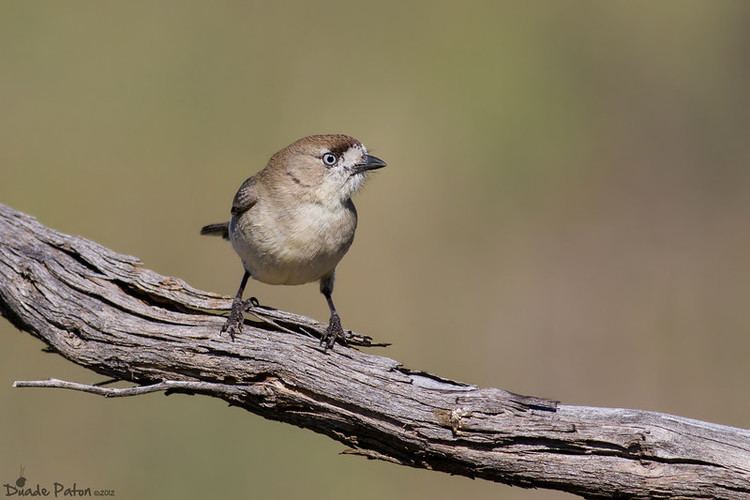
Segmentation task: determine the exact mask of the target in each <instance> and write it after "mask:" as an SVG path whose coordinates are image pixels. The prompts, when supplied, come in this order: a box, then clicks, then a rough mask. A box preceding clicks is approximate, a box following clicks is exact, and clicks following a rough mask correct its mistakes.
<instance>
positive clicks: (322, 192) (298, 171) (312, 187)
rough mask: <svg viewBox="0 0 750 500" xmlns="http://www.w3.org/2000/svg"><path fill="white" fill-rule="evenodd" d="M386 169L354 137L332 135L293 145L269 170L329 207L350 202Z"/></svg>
mask: <svg viewBox="0 0 750 500" xmlns="http://www.w3.org/2000/svg"><path fill="white" fill-rule="evenodd" d="M385 165H386V163H385V162H384V161H383V160H381V159H380V158H378V157H376V156H373V155H371V154H368V153H367V148H365V146H364V145H362V143H361V142H360V141H358V140H357V139H355V138H354V137H350V136H348V135H342V134H330V135H311V136H308V137H304V138H302V139H300V140H298V141H296V142H294V143H292V144H290V145H289V146H287V147H286V148H284V149H282V150H281V151H279V152H278V153H276V154H275V155H273V157H272V158H271V161H270V162H269V167H268V168H269V169H271V170H273V171H274V172H273V175H275V176H278V179H279V180H280V181H281V182H282V183H283V184H284V185H285V186H287V187H288V189H289V190H291V191H292V192H293V193H296V194H298V195H299V196H301V197H304V198H308V199H309V198H314V199H317V200H318V201H320V202H323V203H330V202H344V201H346V200H347V199H349V197H351V195H352V194H354V192H355V191H357V190H358V189H359V188H360V187H362V185H363V184H364V182H365V180H366V179H367V174H368V173H369V172H370V171H372V170H376V169H379V168H382V167H385Z"/></svg>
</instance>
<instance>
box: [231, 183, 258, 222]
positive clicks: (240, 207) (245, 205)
mask: <svg viewBox="0 0 750 500" xmlns="http://www.w3.org/2000/svg"><path fill="white" fill-rule="evenodd" d="M256 201H258V198H257V196H256V192H255V177H250V178H249V179H247V180H246V181H245V182H243V183H242V185H241V186H240V188H239V189H238V190H237V194H235V195H234V201H232V215H240V214H241V213H243V212H247V211H248V210H250V208H251V207H252V206H253V205H255V202H256Z"/></svg>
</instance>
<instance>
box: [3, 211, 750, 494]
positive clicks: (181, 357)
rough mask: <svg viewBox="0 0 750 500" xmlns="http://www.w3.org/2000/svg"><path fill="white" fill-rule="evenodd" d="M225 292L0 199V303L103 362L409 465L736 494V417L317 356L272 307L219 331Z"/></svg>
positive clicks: (748, 454) (308, 338) (111, 371)
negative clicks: (579, 399)
mask: <svg viewBox="0 0 750 500" xmlns="http://www.w3.org/2000/svg"><path fill="white" fill-rule="evenodd" d="M230 305H231V300H230V299H229V298H227V297H223V296H220V295H216V294H213V293H208V292H203V291H201V290H197V289H195V288H192V287H190V286H189V285H187V284H186V283H185V282H184V281H182V280H180V279H177V278H172V277H165V276H161V275H159V274H157V273H155V272H153V271H150V270H148V269H144V268H143V267H142V266H141V263H140V262H139V260H138V259H136V258H134V257H129V256H125V255H120V254H117V253H115V252H113V251H111V250H109V249H107V248H104V247H102V246H101V245H98V244H97V243H94V242H92V241H89V240H86V239H83V238H79V237H75V236H69V235H65V234H61V233H59V232H56V231H54V230H52V229H49V228H47V227H45V226H43V225H41V224H39V223H38V222H37V221H36V220H35V219H34V218H32V217H30V216H28V215H25V214H22V213H19V212H17V211H15V210H13V209H11V208H9V207H7V206H4V205H0V312H2V314H3V316H5V317H6V318H7V319H8V320H10V321H11V322H12V323H13V324H14V325H15V326H16V327H17V328H19V329H21V330H24V331H27V332H29V333H31V334H32V335H34V336H35V337H38V338H39V339H41V340H42V341H43V342H45V343H46V344H47V345H48V346H49V348H50V349H52V350H54V351H56V352H57V353H59V354H60V355H62V356H64V357H65V358H67V359H69V360H70V361H73V362H74V363H77V364H79V365H81V366H84V367H86V368H90V369H91V370H93V371H95V372H97V373H100V374H102V375H106V376H109V377H113V378H116V379H120V380H127V381H131V382H133V383H134V384H136V385H138V386H145V385H151V384H157V383H158V384H160V385H158V386H155V387H154V388H153V390H167V391H169V392H184V393H193V394H195V393H199V394H205V395H208V396H213V397H218V398H221V399H223V400H225V401H227V402H229V403H230V404H232V405H237V406H241V407H243V408H245V409H247V410H248V411H250V412H252V413H255V414H258V415H261V416H263V417H266V418H270V419H274V420H280V421H283V422H288V423H291V424H294V425H297V426H300V427H303V428H306V429H310V430H313V431H315V432H320V433H323V434H326V435H328V436H330V437H332V438H333V439H336V440H338V441H340V442H342V443H344V444H345V445H346V446H347V447H348V449H347V452H348V453H353V454H358V455H364V456H366V457H369V458H377V459H382V460H388V461H390V462H394V463H397V464H402V465H408V466H412V467H421V468H425V469H433V470H437V471H444V472H449V473H451V474H460V475H464V476H469V477H476V478H483V479H488V480H492V481H498V482H502V483H506V484H512V485H516V486H522V487H529V488H532V487H536V488H552V489H557V490H562V491H567V492H571V493H575V494H578V495H581V496H584V497H586V498H613V497H615V498H644V499H645V498H690V499H697V498H726V499H730V498H731V499H736V498H750V432H749V431H747V430H743V429H737V428H732V427H726V426H721V425H715V424H710V423H706V422H700V421H696V420H691V419H687V418H682V417H677V416H672V415H666V414H661V413H655V412H648V411H639V410H627V409H608V408H592V407H582V406H571V405H564V404H558V403H557V402H555V401H549V400H546V399H542V398H536V397H528V396H520V395H517V394H513V393H510V392H507V391H504V390H502V389H493V388H479V387H476V386H473V385H468V384H463V383H459V382H454V381H451V380H447V379H444V378H441V377H438V376H435V375H431V374H428V373H424V372H421V371H418V370H411V369H408V368H406V367H404V366H402V365H401V364H399V363H398V362H397V361H394V360H392V359H389V358H386V357H382V356H377V355H373V354H369V353H364V352H360V351H359V350H357V349H355V348H352V347H343V346H340V345H339V346H336V348H335V349H334V350H333V351H332V352H330V351H329V352H328V353H327V354H325V353H323V351H322V350H321V348H319V347H318V338H319V336H320V334H321V333H322V332H323V331H324V330H325V325H322V324H320V323H318V322H316V321H313V320H311V319H308V318H305V317H302V316H298V315H295V314H290V313H287V312H282V311H278V310H275V309H271V308H264V307H253V308H252V310H251V312H250V313H249V314H248V319H247V321H246V324H245V331H244V333H243V335H242V336H241V337H240V338H238V339H237V340H236V341H234V342H232V341H231V340H230V339H229V338H228V337H224V336H220V335H219V330H220V328H221V326H222V324H223V322H224V317H222V316H221V314H226V313H227V312H228V311H229V309H230ZM352 341H353V343H354V344H355V345H368V344H371V343H372V342H371V339H369V337H365V336H361V335H360V336H354V337H352ZM62 384H63V385H56V386H57V387H61V386H64V384H65V383H62ZM32 385H33V384H32ZM72 385H73V386H74V385H75V384H72ZM50 386H55V385H50ZM68 388H75V387H68ZM139 391H140V389H138V390H135V391H133V392H132V393H133V394H137V393H141V392H152V391H151V390H149V389H147V390H145V391H141V392H139ZM91 392H95V391H91ZM96 393H101V394H104V395H107V394H106V391H104V392H96ZM111 395H114V394H111ZM121 395H128V394H121Z"/></svg>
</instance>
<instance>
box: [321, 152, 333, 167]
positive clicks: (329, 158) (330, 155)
mask: <svg viewBox="0 0 750 500" xmlns="http://www.w3.org/2000/svg"><path fill="white" fill-rule="evenodd" d="M323 163H325V164H326V165H328V166H329V167H330V166H331V165H333V164H335V163H336V155H335V154H333V153H326V154H324V155H323Z"/></svg>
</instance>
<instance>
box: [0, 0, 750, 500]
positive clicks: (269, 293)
mask: <svg viewBox="0 0 750 500" xmlns="http://www.w3.org/2000/svg"><path fill="white" fill-rule="evenodd" d="M749 23H750V3H748V2H745V1H736V2H731V1H718V0H717V1H662V2H653V1H633V2H625V1H620V2H614V1H609V2H600V1H586V2H582V1H538V2H523V1H518V2H464V3H459V2H421V3H407V2H395V1H394V2H389V1H382V2H367V3H357V2H350V1H349V2H345V1H342V2H304V1H295V2H270V1H269V2H262V1H247V2H240V1H221V2H207V1H206V2H188V1H172V2H144V1H133V2H101V1H91V2H78V1H76V2H23V1H17V2H9V1H2V2H0V173H1V176H0V202H2V203H6V204H9V205H11V206H13V207H15V208H17V209H20V210H23V211H26V212H28V213H31V214H33V215H34V216H36V217H37V218H38V219H39V220H40V221H41V222H43V223H45V224H47V225H49V226H52V227H54V228H57V229H59V230H61V231H64V232H68V233H73V234H78V235H82V236H85V237H87V238H91V239H94V240H96V241H98V242H101V243H102V244H104V245H107V246H109V247H111V248H113V249H115V250H117V251H120V252H123V253H128V254H132V255H136V256H138V257H140V258H141V259H143V261H144V263H145V265H146V266H148V267H150V268H152V269H155V270H156V271H158V272H160V273H163V274H167V275H174V276H179V277H182V278H184V279H186V280H187V281H188V282H190V283H191V284H192V285H195V286H197V287H200V288H204V289H207V290H212V291H218V292H222V293H225V294H231V293H233V292H234V290H235V288H236V286H237V283H238V280H239V278H240V276H241V268H240V264H239V261H238V259H237V258H236V256H235V255H234V253H233V252H232V250H231V249H230V247H229V245H228V244H226V243H225V242H222V241H219V240H217V239H208V238H202V237H200V236H199V235H198V228H199V227H200V226H201V225H202V224H205V223H210V222H217V221H221V220H222V219H226V217H227V212H228V208H229V205H230V202H231V198H232V196H233V194H234V191H235V189H236V188H237V187H238V185H239V184H240V182H241V181H242V180H243V179H244V178H245V177H247V176H249V175H251V174H252V173H254V172H255V171H257V170H258V169H260V168H261V167H262V166H263V165H264V163H265V161H266V160H267V158H268V157H269V156H270V155H271V154H272V153H274V152H275V151H276V150H278V149H280V148H281V147H283V146H285V145H286V144H288V143H289V142H291V141H293V140H295V139H297V138H299V137H301V136H304V135H308V134H313V133H327V132H344V133H348V134H351V135H354V136H356V137H358V138H360V139H361V140H362V141H363V142H364V143H365V144H366V145H367V146H368V147H369V148H370V150H371V151H373V152H374V153H375V154H376V155H378V156H381V157H382V158H384V159H386V160H387V161H388V163H389V166H388V168H386V169H385V170H382V171H379V172H378V173H377V174H375V175H373V176H372V178H371V180H370V182H369V183H368V185H367V186H366V188H365V189H364V191H363V192H362V193H361V194H360V195H358V197H357V198H356V203H357V206H358V208H359V213H360V226H359V230H358V233H357V238H356V241H355V243H354V246H353V247H352V249H351V251H350V253H349V255H347V257H346V258H345V259H344V261H343V262H342V264H341V265H340V266H339V269H338V280H337V287H336V294H335V296H336V299H337V304H338V307H339V310H340V311H341V313H342V315H343V318H344V321H345V324H346V325H347V326H348V327H350V328H354V329H357V330H359V331H363V332H366V333H369V334H371V335H374V336H375V337H376V338H378V339H380V340H387V341H392V342H393V346H391V347H390V348H388V349H387V351H385V353H386V355H388V356H390V357H393V358H396V359H398V360H400V361H402V362H403V363H404V364H406V365H407V366H409V367H413V368H419V369H423V370H428V371H432V372H435V373H439V374H440V375H442V376H445V377H450V378H455V379H458V380H462V381H466V382H471V383H475V384H479V385H484V386H498V387H504V388H507V389H510V390H513V391H516V392H521V393H526V394H534V395H539V396H546V397H550V398H555V399H560V400H562V401H564V402H567V403H573V404H583V405H596V406H616V407H633V408H644V409H651V410H658V411H663V412H670V413H676V414H680V415H684V416H688V417H693V418H698V419H704V420H709V421H712V422H717V423H723V424H729V425H735V426H740V427H750V396H748V392H747V381H748V377H750V367H749V366H748V362H747V360H748V354H749V353H750V311H749V310H748V309H750V308H749V307H748V305H749V302H748V301H749V300H750V264H749V263H748V256H749V255H750V221H749V219H750V217H749V216H748V215H749V214H750V212H749V211H750V170H749V169H748V166H749V163H750V92H748V89H749V88H750V29H748V26H749ZM250 293H252V294H254V295H257V296H258V297H259V298H260V299H261V300H262V301H263V302H264V303H268V304H271V305H274V306H276V307H280V308H284V309H288V310H292V311H296V312H300V313H304V314H308V315H312V316H314V317H316V318H319V319H326V317H327V310H326V307H325V303H324V301H323V299H322V297H321V296H320V295H319V293H318V290H317V285H307V286H302V287H269V286H266V285H261V284H257V283H251V285H250ZM0 339H1V343H0V346H1V347H0V429H2V430H1V431H0V484H2V483H4V482H11V483H12V482H13V481H15V479H16V478H17V475H18V472H19V467H20V466H21V465H23V466H24V467H25V477H26V478H27V480H28V482H30V483H32V484H33V483H36V482H39V483H42V484H50V483H51V482H53V481H60V482H63V483H72V482H73V481H76V482H77V483H78V485H79V486H90V487H92V488H113V489H115V491H116V497H117V498H120V499H193V498H195V499H198V498H264V499H265V498H295V497H305V498H311V499H324V498H326V499H327V498H332V499H345V498H366V499H369V498H371V499H376V498H396V499H407V498H408V499H414V498H430V499H453V498H478V499H482V498H504V499H519V500H531V499H555V498H561V499H562V498H571V497H570V496H568V495H565V494H562V493H552V492H544V491H534V490H521V489H518V488H510V487H507V486H503V485H499V484H493V483H490V482H487V481H482V480H476V481H472V480H470V479H466V478H462V477H451V476H448V475H445V474H442V473H436V472H429V471H423V470H414V469H408V468H405V467H398V466H395V465H391V464H387V463H382V462H374V461H367V460H365V459H362V458H357V457H350V456H340V455H338V452H339V451H341V450H342V449H343V446H342V445H340V444H338V443H336V442H333V441H331V440H329V439H328V438H325V437H322V436H319V435H316V434H313V433H311V432H309V431H304V430H301V429H298V428H295V427H291V426H288V425H283V424H279V423H275V422H269V421H265V420H262V419H261V418H259V417H256V416H254V415H252V414H250V413H247V412H245V411H243V410H240V409H237V408H228V407H227V406H226V405H225V404H223V403H221V402H220V401H218V400H212V399H208V398H203V397H187V396H179V395H178V396H173V397H169V398H165V397H164V396H162V395H149V396H143V397H138V398H132V399H121V400H107V399H104V398H98V397H96V396H92V395H86V394H78V393H69V392H55V391H51V390H50V391H43V390H21V389H16V390H13V389H11V388H10V384H11V383H12V381H13V380H16V379H39V378H47V377H58V378H65V379H71V380H76V381H82V382H95V381H98V380H100V379H101V378H102V377H100V376H98V375H95V374H93V373H91V372H87V371H85V370H83V369H81V368H79V367H77V366H74V365H72V364H71V363H69V362H66V361H64V360H62V359H61V358H59V357H58V356H55V355H50V354H45V353H42V352H41V351H40V349H41V347H42V344H41V343H40V342H38V341H37V340H35V339H33V338H31V337H30V336H29V335H27V334H24V333H19V332H17V331H16V330H15V329H14V328H12V327H11V326H10V325H9V324H8V323H7V322H6V321H4V320H2V321H0ZM0 494H4V493H0Z"/></svg>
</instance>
